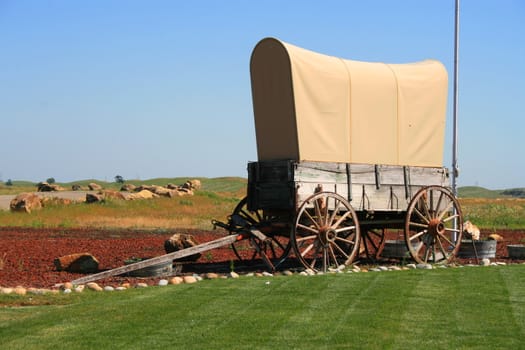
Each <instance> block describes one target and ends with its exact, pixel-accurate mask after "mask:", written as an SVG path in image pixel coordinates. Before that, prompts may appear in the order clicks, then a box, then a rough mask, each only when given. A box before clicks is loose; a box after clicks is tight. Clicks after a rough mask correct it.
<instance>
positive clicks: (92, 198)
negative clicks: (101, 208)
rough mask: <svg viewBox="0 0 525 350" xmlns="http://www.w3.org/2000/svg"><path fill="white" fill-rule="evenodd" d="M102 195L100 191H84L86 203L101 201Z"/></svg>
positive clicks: (102, 199)
mask: <svg viewBox="0 0 525 350" xmlns="http://www.w3.org/2000/svg"><path fill="white" fill-rule="evenodd" d="M103 201H104V196H103V195H101V194H100V193H86V203H98V202H103Z"/></svg>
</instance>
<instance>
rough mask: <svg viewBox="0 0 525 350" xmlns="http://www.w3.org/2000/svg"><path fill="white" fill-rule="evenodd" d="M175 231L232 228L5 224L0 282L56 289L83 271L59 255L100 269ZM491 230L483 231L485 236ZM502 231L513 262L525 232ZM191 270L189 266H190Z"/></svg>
mask: <svg viewBox="0 0 525 350" xmlns="http://www.w3.org/2000/svg"><path fill="white" fill-rule="evenodd" d="M174 233H188V234H192V235H193V236H194V237H195V238H196V239H197V241H198V242H199V243H205V242H209V241H211V240H214V239H217V238H220V237H223V236H224V235H225V234H226V231H224V230H216V231H203V230H173V231H163V232H161V233H152V232H143V231H134V230H101V229H29V228H0V286H3V287H14V286H18V285H21V286H24V287H35V288H50V287H53V286H54V285H55V284H58V283H63V282H67V281H71V280H74V279H76V278H80V277H82V276H83V275H81V274H73V273H68V272H64V271H56V269H55V266H54V264H53V260H54V259H55V258H57V257H60V256H63V255H68V254H73V253H84V252H88V253H91V254H93V255H94V256H95V257H97V259H98V260H99V262H100V265H99V269H100V270H107V269H112V268H115V267H119V266H122V265H124V261H125V260H127V259H129V258H131V257H141V258H142V257H154V256H159V255H162V254H164V253H165V252H164V241H165V240H166V239H168V238H169V237H170V236H171V235H173V234H174ZM488 234H489V232H482V237H486V236H487V235H488ZM498 234H500V235H501V236H503V237H504V241H502V242H499V243H498V248H497V252H496V259H495V260H496V261H504V262H506V263H512V262H513V261H511V260H509V259H508V256H507V245H508V244H523V243H524V242H525V230H499V231H498ZM232 259H235V257H234V255H233V253H232V250H231V249H230V248H229V246H227V247H224V248H217V249H213V250H211V251H210V252H209V253H207V252H204V253H203V254H202V256H201V258H200V259H199V261H198V263H200V264H201V265H209V264H210V263H211V262H214V263H218V264H219V265H220V264H221V263H222V264H223V265H226V267H228V266H229V262H230V260H232ZM464 262H465V263H467V262H468V261H464ZM196 265H199V264H193V268H195V267H196ZM219 265H217V266H218V267H220V266H219ZM237 266H238V265H236V267H237ZM223 267H224V266H223ZM191 268H192V266H190V265H188V269H190V270H191ZM158 279H160V278H146V279H140V278H131V277H111V278H107V279H104V280H101V281H98V282H99V283H101V284H111V285H118V284H120V283H123V282H131V283H135V282H138V281H139V280H140V281H141V282H146V283H148V284H150V285H152V284H155V283H156V281H157V280H158Z"/></svg>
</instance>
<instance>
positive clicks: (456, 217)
mask: <svg viewBox="0 0 525 350" xmlns="http://www.w3.org/2000/svg"><path fill="white" fill-rule="evenodd" d="M458 218H459V215H458V214H455V215H451V216H449V217H447V218H446V219H442V220H441V221H442V222H449V221H450V220H454V219H458Z"/></svg>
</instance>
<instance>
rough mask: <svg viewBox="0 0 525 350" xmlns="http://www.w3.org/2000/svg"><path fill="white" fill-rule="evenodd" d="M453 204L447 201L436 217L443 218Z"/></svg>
mask: <svg viewBox="0 0 525 350" xmlns="http://www.w3.org/2000/svg"><path fill="white" fill-rule="evenodd" d="M453 205H454V202H449V203H448V204H447V206H446V207H445V209H443V212H441V213H440V214H439V215H438V217H437V218H438V219H439V220H440V221H441V220H442V219H443V217H444V216H445V214H446V213H448V212H449V209H451V208H452V206H453Z"/></svg>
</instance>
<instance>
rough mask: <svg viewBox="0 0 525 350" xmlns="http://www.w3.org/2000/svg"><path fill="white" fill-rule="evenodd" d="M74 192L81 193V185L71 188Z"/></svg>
mask: <svg viewBox="0 0 525 350" xmlns="http://www.w3.org/2000/svg"><path fill="white" fill-rule="evenodd" d="M71 190H72V191H81V190H82V187H81V186H80V185H72V186H71Z"/></svg>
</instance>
